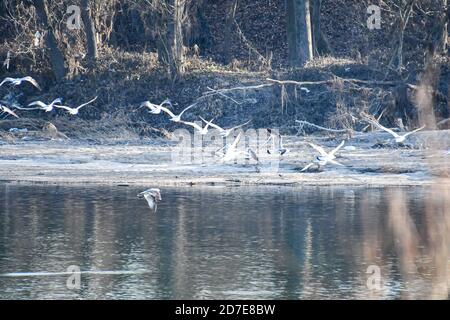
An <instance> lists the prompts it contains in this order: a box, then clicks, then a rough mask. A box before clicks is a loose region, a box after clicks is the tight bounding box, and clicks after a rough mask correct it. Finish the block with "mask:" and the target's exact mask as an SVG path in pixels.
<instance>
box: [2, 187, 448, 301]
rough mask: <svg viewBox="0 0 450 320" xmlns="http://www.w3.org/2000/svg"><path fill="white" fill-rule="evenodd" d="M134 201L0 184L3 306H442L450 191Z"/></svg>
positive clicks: (265, 192)
mask: <svg viewBox="0 0 450 320" xmlns="http://www.w3.org/2000/svg"><path fill="white" fill-rule="evenodd" d="M139 191H142V190H141V189H135V188H120V187H116V188H113V187H111V188H105V187H86V188H72V187H53V186H52V187H50V186H15V185H1V186H0V273H1V274H5V273H19V274H16V275H14V274H12V275H10V276H8V277H6V276H0V298H1V299H12V298H19V299H36V298H51V299H58V298H62V299H79V298H81V299H108V298H112V299H129V298H143V299H168V298H172V299H202V298H217V299H220V298H226V299H233V298H243V299H247V298H249V299H250V298H262V299H265V298H267V299H332V298H339V299H351V298H359V299H366V298H374V299H378V298H382V299H385V298H389V299H393V298H402V299H414V298H448V295H449V285H450V265H449V248H450V246H449V241H450V238H449V237H450V233H449V230H450V189H449V188H447V189H444V188H436V187H435V188H427V189H419V188H406V189H396V188H395V189H393V188H389V189H364V188H354V189H352V188H349V187H345V188H327V187H317V188H290V187H270V188H261V187H258V188H250V187H241V188H225V187H208V188H178V189H163V190H162V193H163V194H162V196H163V201H162V202H161V203H160V205H159V207H158V212H157V214H152V213H151V212H150V210H149V208H148V207H147V204H146V202H145V201H143V200H140V199H138V198H136V194H137V193H138V192H139ZM71 265H77V266H79V267H80V269H81V270H82V271H87V273H83V274H82V275H81V289H79V290H70V289H68V288H67V287H66V280H67V277H68V276H67V274H65V272H66V271H67V268H68V267H69V266H71ZM371 265H375V266H378V267H379V268H380V269H379V270H380V272H381V287H380V288H379V289H368V287H367V280H368V277H369V276H371V274H368V273H367V268H368V267H369V266H371ZM22 272H34V273H36V274H20V273H22ZM53 272H54V273H55V274H51V273H53ZM48 273H50V274H48Z"/></svg>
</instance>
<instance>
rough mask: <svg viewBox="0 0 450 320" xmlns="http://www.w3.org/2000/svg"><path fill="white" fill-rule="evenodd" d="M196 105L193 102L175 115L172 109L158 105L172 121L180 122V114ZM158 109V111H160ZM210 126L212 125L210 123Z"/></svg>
mask: <svg viewBox="0 0 450 320" xmlns="http://www.w3.org/2000/svg"><path fill="white" fill-rule="evenodd" d="M196 105H197V102H196V103H194V104H191V105H190V106H188V107H186V108H185V109H184V110H183V111H181V113H180V114H179V115H175V114H174V113H173V112H172V111H170V110H169V109H168V108H165V107H163V106H160V107H159V109H160V110H161V111H164V112H165V113H167V114H168V115H169V116H170V119H169V120H170V121H173V122H180V121H181V116H182V115H183V113H185V112H186V111H188V110H189V109H190V108H192V107H194V106H196ZM161 111H160V112H161ZM211 126H212V125H211Z"/></svg>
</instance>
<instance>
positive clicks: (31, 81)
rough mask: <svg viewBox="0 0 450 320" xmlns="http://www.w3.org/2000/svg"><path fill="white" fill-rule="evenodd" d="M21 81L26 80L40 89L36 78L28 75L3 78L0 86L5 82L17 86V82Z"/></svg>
mask: <svg viewBox="0 0 450 320" xmlns="http://www.w3.org/2000/svg"><path fill="white" fill-rule="evenodd" d="M23 81H27V82H29V83H31V84H32V85H33V86H35V87H36V88H38V89H39V90H42V89H41V87H40V86H39V84H38V83H37V81H36V80H34V79H33V78H32V77H30V76H28V77H23V78H5V79H4V80H3V81H2V82H1V83H0V87H1V86H2V85H3V84H5V83H7V82H11V83H12V84H13V85H15V86H18V85H19V84H21V83H22V82H23Z"/></svg>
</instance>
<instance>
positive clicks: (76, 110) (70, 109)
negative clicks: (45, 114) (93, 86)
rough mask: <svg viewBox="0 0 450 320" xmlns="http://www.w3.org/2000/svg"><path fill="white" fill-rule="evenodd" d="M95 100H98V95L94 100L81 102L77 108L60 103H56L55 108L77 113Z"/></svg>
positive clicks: (72, 113) (73, 113)
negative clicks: (60, 104) (59, 104)
mask: <svg viewBox="0 0 450 320" xmlns="http://www.w3.org/2000/svg"><path fill="white" fill-rule="evenodd" d="M95 100H97V97H95V98H94V99H92V100H90V101H88V102H86V103H83V104H80V105H79V106H78V107H76V108H70V107H67V106H58V105H55V108H59V109H64V110H67V111H68V112H69V113H70V114H71V115H77V114H78V111H80V109H81V108H83V107H84V106H87V105H88V104H91V103H92V102H94V101H95Z"/></svg>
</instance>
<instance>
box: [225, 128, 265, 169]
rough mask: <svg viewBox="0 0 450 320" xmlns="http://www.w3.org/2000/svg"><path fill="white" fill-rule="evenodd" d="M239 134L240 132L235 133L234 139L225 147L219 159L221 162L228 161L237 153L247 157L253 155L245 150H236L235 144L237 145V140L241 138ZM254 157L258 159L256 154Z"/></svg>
mask: <svg viewBox="0 0 450 320" xmlns="http://www.w3.org/2000/svg"><path fill="white" fill-rule="evenodd" d="M241 135H242V132H240V133H239V134H238V135H237V137H236V138H235V139H234V141H233V143H231V144H230V145H228V146H226V147H225V152H224V154H223V156H222V159H221V161H222V162H228V161H231V160H234V159H235V158H236V157H237V156H239V155H243V156H245V157H247V158H250V157H253V155H252V154H250V153H248V152H245V151H243V150H238V148H237V145H238V143H239V141H240V140H241ZM254 155H255V156H256V154H254ZM256 159H258V157H257V156H256ZM258 161H259V160H258Z"/></svg>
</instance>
